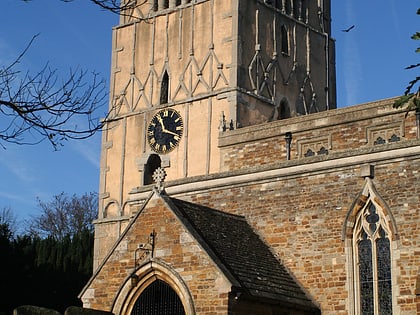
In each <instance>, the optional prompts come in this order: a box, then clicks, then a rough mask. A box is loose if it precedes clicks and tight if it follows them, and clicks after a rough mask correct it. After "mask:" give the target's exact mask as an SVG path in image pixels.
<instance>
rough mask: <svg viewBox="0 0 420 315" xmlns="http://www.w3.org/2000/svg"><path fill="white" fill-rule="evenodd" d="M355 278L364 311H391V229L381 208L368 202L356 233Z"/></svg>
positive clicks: (374, 313) (376, 313)
mask: <svg viewBox="0 0 420 315" xmlns="http://www.w3.org/2000/svg"><path fill="white" fill-rule="evenodd" d="M353 236H354V237H353V248H354V249H355V255H354V260H355V261H354V266H356V268H355V269H356V270H355V271H356V273H355V280H356V281H355V282H357V283H358V287H357V288H356V289H357V290H356V292H357V291H358V293H359V294H358V303H357V304H358V306H359V307H358V308H359V310H360V314H362V315H365V314H366V315H379V314H380V315H386V314H389V315H391V314H392V279H391V246H390V232H389V228H388V227H387V225H386V223H385V220H384V216H383V214H382V213H381V209H380V208H377V206H376V205H375V204H374V203H373V202H369V203H368V204H367V205H366V207H365V208H364V209H363V210H362V211H361V212H360V213H359V215H358V216H357V219H356V226H355V229H354V233H353Z"/></svg>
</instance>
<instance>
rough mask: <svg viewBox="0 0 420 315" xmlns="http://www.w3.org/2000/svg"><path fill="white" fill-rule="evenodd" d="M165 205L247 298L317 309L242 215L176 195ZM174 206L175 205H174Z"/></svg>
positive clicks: (168, 199)
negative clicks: (183, 199) (195, 236)
mask: <svg viewBox="0 0 420 315" xmlns="http://www.w3.org/2000/svg"><path fill="white" fill-rule="evenodd" d="M167 201H168V204H170V205H171V203H172V208H173V211H174V212H175V213H176V214H177V215H178V216H179V217H180V219H181V220H182V221H183V222H184V224H185V226H186V227H187V228H189V229H190V230H191V229H193V231H192V232H193V234H194V233H195V234H198V235H199V237H198V238H197V239H198V241H200V242H204V243H205V244H202V245H205V246H203V248H209V249H210V251H211V252H212V253H209V254H210V255H216V256H217V257H216V258H217V259H215V262H216V263H219V264H223V266H221V267H222V268H221V270H228V271H229V274H230V276H233V277H234V279H235V280H236V283H239V286H240V288H239V290H241V291H242V292H243V293H244V294H247V295H248V296H250V297H254V298H262V299H268V300H269V301H271V302H273V303H281V304H284V305H294V306H300V307H302V308H305V309H316V306H315V305H314V304H313V303H312V302H311V300H310V299H309V298H308V297H307V296H306V295H305V293H304V292H303V290H302V289H301V288H300V286H299V285H298V284H297V283H296V281H295V280H294V279H293V277H292V276H291V275H290V274H289V273H288V272H287V270H286V269H285V268H284V266H283V265H282V264H281V262H280V261H279V260H278V259H276V257H275V256H274V255H273V253H272V252H271V251H270V249H269V247H268V246H267V245H266V244H265V243H264V242H263V241H262V240H261V239H260V238H259V236H258V235H257V234H256V233H255V232H254V231H253V229H252V228H251V226H250V225H249V224H248V223H247V221H246V219H245V218H244V217H243V216H238V215H232V214H227V213H224V212H221V211H217V210H214V209H211V208H208V207H204V206H200V205H197V204H193V203H190V202H186V201H182V200H179V199H175V198H170V197H168V198H167ZM173 205H175V207H173Z"/></svg>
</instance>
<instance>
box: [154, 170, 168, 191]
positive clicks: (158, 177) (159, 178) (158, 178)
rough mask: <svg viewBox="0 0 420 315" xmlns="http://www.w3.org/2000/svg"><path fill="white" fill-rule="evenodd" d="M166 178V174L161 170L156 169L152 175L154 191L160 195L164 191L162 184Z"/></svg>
mask: <svg viewBox="0 0 420 315" xmlns="http://www.w3.org/2000/svg"><path fill="white" fill-rule="evenodd" d="M165 178H166V172H165V170H164V169H163V168H161V167H158V168H157V169H156V170H155V171H154V173H153V180H154V181H155V183H156V185H155V189H156V190H157V191H158V192H159V193H161V192H162V191H163V190H164V185H163V182H164V181H165Z"/></svg>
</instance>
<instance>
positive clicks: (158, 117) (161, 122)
mask: <svg viewBox="0 0 420 315" xmlns="http://www.w3.org/2000/svg"><path fill="white" fill-rule="evenodd" d="M156 118H157V119H158V120H159V123H160V125H161V126H162V131H165V130H166V129H165V125H164V124H163V119H162V117H160V115H157V116H156Z"/></svg>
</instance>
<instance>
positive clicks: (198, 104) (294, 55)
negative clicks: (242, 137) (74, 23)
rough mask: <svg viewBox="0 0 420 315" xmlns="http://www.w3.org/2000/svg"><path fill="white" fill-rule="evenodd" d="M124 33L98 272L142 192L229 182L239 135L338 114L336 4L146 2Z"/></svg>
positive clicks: (104, 165)
mask: <svg viewBox="0 0 420 315" xmlns="http://www.w3.org/2000/svg"><path fill="white" fill-rule="evenodd" d="M130 3H132V6H131V9H130V10H128V11H126V12H125V13H124V14H122V15H121V18H120V23H119V25H118V26H116V27H115V28H114V30H113V44H112V45H113V52H112V69H111V89H110V108H111V115H110V117H109V118H108V119H107V121H106V124H105V128H104V131H103V140H102V154H101V178H100V208H99V215H98V220H97V221H96V230H95V258H94V260H95V261H94V268H96V267H97V266H98V264H99V263H100V261H101V260H102V259H103V258H104V255H106V253H107V252H108V250H109V248H110V247H111V246H112V244H113V243H114V242H115V240H116V239H117V238H118V237H119V236H120V234H121V231H122V230H123V228H124V227H125V226H126V225H127V222H128V219H129V218H130V216H131V215H132V213H131V210H130V208H129V207H128V206H127V205H128V203H129V199H130V192H132V191H133V189H134V190H135V189H136V187H143V186H146V185H149V184H152V183H153V177H152V174H153V172H154V170H156V169H157V168H158V167H162V168H165V170H166V173H167V179H166V180H167V181H169V182H171V181H177V180H185V179H191V180H194V178H197V177H200V176H208V175H211V174H215V173H220V172H223V171H225V170H226V169H225V167H224V162H223V157H222V156H221V154H220V136H221V135H226V134H228V133H229V131H230V130H234V129H239V128H243V127H250V126H256V125H260V124H264V123H269V122H271V121H275V120H280V119H286V118H291V117H295V116H299V115H306V114H311V113H315V112H320V111H326V110H329V109H334V108H336V95H335V59H334V58H335V56H334V49H335V48H334V41H333V40H332V38H331V18H330V1H329V0H317V1H309V0H264V1H263V0H246V1H245V0H135V1H130Z"/></svg>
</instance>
